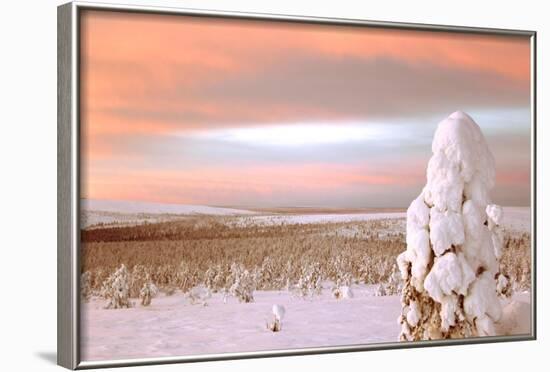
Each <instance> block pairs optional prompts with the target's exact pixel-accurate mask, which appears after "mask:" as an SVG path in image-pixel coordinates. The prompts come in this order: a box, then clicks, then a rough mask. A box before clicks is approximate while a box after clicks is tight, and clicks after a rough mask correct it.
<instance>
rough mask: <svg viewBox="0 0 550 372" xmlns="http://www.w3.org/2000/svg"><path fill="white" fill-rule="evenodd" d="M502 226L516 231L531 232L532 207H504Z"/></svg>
mask: <svg viewBox="0 0 550 372" xmlns="http://www.w3.org/2000/svg"><path fill="white" fill-rule="evenodd" d="M502 209H503V214H504V215H503V218H502V224H501V226H502V227H503V228H504V229H506V230H508V231H510V232H514V233H517V232H519V233H524V232H525V233H529V232H530V231H531V208H529V207H503V208H502Z"/></svg>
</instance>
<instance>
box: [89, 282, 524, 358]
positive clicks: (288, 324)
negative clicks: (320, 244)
mask: <svg viewBox="0 0 550 372" xmlns="http://www.w3.org/2000/svg"><path fill="white" fill-rule="evenodd" d="M354 291H355V297H354V298H353V299H349V300H346V301H342V300H336V299H334V298H333V297H332V295H331V294H330V291H328V290H324V291H323V294H322V295H320V296H314V297H312V298H307V299H301V298H297V297H295V296H292V295H291V294H290V293H289V292H284V291H256V292H254V300H255V302H252V303H246V304H245V303H239V302H238V300H236V299H235V298H233V297H229V298H228V300H227V303H225V304H224V302H223V295H222V294H220V293H216V294H213V295H212V298H211V299H209V300H208V302H207V306H202V305H192V304H191V303H190V301H189V299H188V298H187V297H186V296H185V295H183V294H182V293H181V292H177V293H176V294H174V295H172V296H165V295H164V294H160V295H158V296H157V297H156V298H155V299H153V302H152V303H151V305H150V306H147V307H143V306H141V305H139V304H138V305H136V306H134V307H132V308H129V309H118V310H108V309H104V308H103V307H104V305H105V300H101V299H97V298H94V299H92V300H91V301H90V302H87V303H82V323H81V330H82V334H81V337H82V344H81V353H82V354H81V355H82V358H83V360H85V361H92V360H96V361H97V360H107V359H125V358H144V357H163V356H186V355H200V354H217V353H233V352H247V351H262V350H278V349H279V350H280V349H294V348H311V347H326V346H333V347H334V346H342V345H358V344H362V345H365V344H374V343H385V342H395V339H396V335H397V334H398V333H399V331H400V330H401V327H402V326H400V325H398V324H396V322H395V318H396V317H397V315H398V314H399V311H400V307H401V305H400V301H399V296H381V297H375V296H374V291H375V286H365V285H357V286H354ZM529 298H530V296H529V294H528V293H526V294H521V295H519V296H514V297H513V298H512V299H511V300H506V302H505V303H509V305H508V306H507V307H505V311H504V315H503V318H502V319H501V322H499V323H497V324H496V329H497V332H505V333H498V334H507V335H510V334H526V333H529V330H530V323H529V320H530V317H529V314H530V313H529V311H530V305H529ZM273 304H277V305H278V306H281V307H284V308H285V309H286V314H285V316H284V324H283V327H282V330H281V331H280V332H271V331H269V330H268V329H266V321H267V320H268V319H269V317H270V316H273V315H271V312H272V311H273V310H272V308H273ZM412 306H414V305H412ZM506 309H508V311H507V310H506ZM413 311H414V310H413ZM526 314H527V315H526ZM414 316H418V314H417V315H414V314H413V313H411V315H410V318H411V319H410V320H411V321H413V320H414V319H413V317H414ZM506 316H508V317H509V319H508V320H506V322H507V323H506V324H505V323H503V322H504V321H505V319H504V318H505V317H506Z"/></svg>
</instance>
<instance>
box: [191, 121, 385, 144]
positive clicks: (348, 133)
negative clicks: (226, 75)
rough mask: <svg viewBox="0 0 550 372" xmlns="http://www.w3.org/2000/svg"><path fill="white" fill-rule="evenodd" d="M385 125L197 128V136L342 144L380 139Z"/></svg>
mask: <svg viewBox="0 0 550 372" xmlns="http://www.w3.org/2000/svg"><path fill="white" fill-rule="evenodd" d="M383 134H384V129H383V128H382V127H381V126H376V125H361V124H294V125H291V124H289V125H272V126H259V127H249V128H227V129H218V130H211V131H204V132H197V133H195V134H194V135H193V136H194V137H195V138H201V139H208V140H217V141H223V142H232V143H242V144H252V145H258V146H305V145H327V144H341V143H346V142H359V141H366V140H373V139H380V137H382V136H383Z"/></svg>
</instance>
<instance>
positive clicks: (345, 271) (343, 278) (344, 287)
mask: <svg viewBox="0 0 550 372" xmlns="http://www.w3.org/2000/svg"><path fill="white" fill-rule="evenodd" d="M332 266H333V277H334V285H333V287H332V296H333V297H334V298H336V299H337V300H338V299H342V298H344V295H345V296H346V297H345V298H351V297H353V293H352V291H351V284H352V281H353V278H352V274H351V261H350V258H349V257H346V256H343V255H338V256H336V258H335V259H334V260H333V263H332ZM344 292H345V294H344Z"/></svg>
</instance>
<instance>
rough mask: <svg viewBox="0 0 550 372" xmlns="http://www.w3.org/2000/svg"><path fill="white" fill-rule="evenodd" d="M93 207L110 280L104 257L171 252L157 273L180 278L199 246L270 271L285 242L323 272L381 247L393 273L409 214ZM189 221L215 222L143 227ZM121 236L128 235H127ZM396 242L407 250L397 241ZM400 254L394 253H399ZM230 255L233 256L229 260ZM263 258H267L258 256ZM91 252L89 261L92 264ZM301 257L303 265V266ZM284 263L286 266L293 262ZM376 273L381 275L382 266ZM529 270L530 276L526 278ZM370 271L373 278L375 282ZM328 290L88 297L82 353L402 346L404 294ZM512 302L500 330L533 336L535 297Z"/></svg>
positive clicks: (521, 221) (524, 218)
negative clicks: (122, 302) (125, 304)
mask: <svg viewBox="0 0 550 372" xmlns="http://www.w3.org/2000/svg"><path fill="white" fill-rule="evenodd" d="M82 207H83V208H82V209H83V216H84V219H83V222H84V227H86V226H92V225H96V224H98V223H102V224H104V225H103V227H104V228H103V229H97V230H92V231H90V232H93V233H94V234H95V235H94V234H89V235H90V236H89V237H88V239H89V240H88V241H86V244H85V245H84V246H85V247H86V248H85V249H86V250H87V252H93V253H89V254H90V255H91V256H87V255H86V254H84V255H83V262H84V263H88V265H90V266H91V267H92V269H93V270H92V271H93V273H94V275H95V276H96V277H99V276H100V272H101V269H102V267H101V265H99V264H98V262H102V263H103V265H104V266H105V267H118V266H119V265H120V263H119V259H120V257H124V259H123V260H122V262H123V263H126V264H127V265H128V266H129V268H130V269H131V268H132V266H133V264H134V263H131V262H130V261H131V260H132V259H137V258H139V257H142V256H143V260H142V261H143V262H144V263H147V262H149V261H150V259H151V257H150V256H149V254H150V252H161V251H162V252H164V253H163V254H165V255H166V257H168V258H167V260H168V259H169V261H161V262H160V263H157V264H155V265H157V266H152V268H151V269H156V268H157V267H161V268H162V267H164V265H165V264H170V265H172V266H173V268H171V269H170V270H168V271H167V273H168V274H171V275H172V276H173V275H175V274H174V272H175V271H174V270H178V265H179V263H180V261H177V259H172V257H179V256H177V255H178V254H186V252H191V251H192V252H207V253H205V254H207V257H204V259H206V260H214V261H212V262H215V263H218V264H219V265H221V266H215V265H214V266H213V267H222V268H223V267H226V266H227V264H228V263H231V262H232V261H235V262H241V261H242V262H244V261H245V260H246V262H248V264H249V265H250V262H251V260H252V259H255V260H256V261H257V262H256V263H255V265H256V267H260V266H261V265H262V262H263V261H262V259H263V257H261V255H264V254H265V255H271V256H270V258H271V259H274V260H275V261H274V262H277V259H278V258H280V257H278V255H279V254H281V252H283V251H285V249H286V250H287V251H288V252H292V253H296V252H297V251H298V250H300V252H302V253H301V254H302V255H303V257H309V258H311V260H313V261H312V262H314V261H316V260H319V261H320V263H321V265H322V267H323V269H324V270H328V269H330V267H331V265H332V264H333V263H334V260H333V259H332V258H331V257H338V256H332V255H331V254H332V253H331V252H332V250H333V249H334V247H337V248H338V247H344V248H346V249H342V250H340V249H339V248H338V252H339V253H340V252H343V253H345V254H347V255H348V256H345V257H350V258H352V259H353V261H354V262H362V261H361V260H363V259H364V257H365V256H363V255H362V254H367V255H368V258H376V257H375V256H371V252H372V253H375V254H379V255H381V257H382V258H383V260H375V261H371V264H372V265H381V264H384V265H386V266H383V267H384V272H385V273H386V272H387V273H389V271H391V266H392V265H393V264H394V263H395V256H396V255H397V253H396V252H395V250H396V249H398V250H399V251H400V250H401V249H404V238H403V237H404V234H405V225H406V224H405V217H406V216H405V213H388V212H372V213H363V212H361V213H347V212H342V213H303V214H296V213H278V214H277V213H273V212H265V211H263V212H255V211H248V210H240V209H231V208H217V207H207V206H188V205H165V204H153V203H132V202H110V201H109V202H99V201H91V202H86V203H84V204H83V206H82ZM190 217H193V218H190ZM178 219H182V220H186V219H187V220H189V221H190V222H189V223H193V222H192V221H193V219H197V220H198V221H203V220H204V221H207V223H206V225H204V226H203V225H200V224H199V225H197V226H198V228H197V229H195V228H194V227H193V228H189V226H187V225H186V224H185V223H186V222H185V221H180V222H177V224H176V225H175V226H177V231H178V232H179V233H180V234H182V235H181V236H179V235H177V236H173V237H171V238H170V239H172V240H165V239H161V238H163V237H164V235H162V234H164V230H162V229H163V227H162V225H148V226H141V224H142V223H154V222H162V221H174V220H178ZM208 221H209V222H208ZM211 221H214V222H215V223H217V222H218V221H221V222H222V224H221V226H222V228H220V227H219V226H218V225H220V224H218V225H214V226H218V227H216V228H215V230H212V231H210V230H209V228H208V226H209V225H208V223H210V222H211ZM378 221H379V222H378ZM105 224H106V225H107V226H105ZM111 224H112V226H119V225H124V226H133V227H132V228H131V230H132V233H133V234H135V236H137V237H140V236H146V237H148V239H144V240H142V241H124V239H122V238H124V236H123V237H121V239H119V238H118V237H117V238H116V239H111V238H112V236H111V235H110V234H111V231H112V230H116V229H112V228H111V226H110V225H111ZM502 225H503V226H504V227H505V229H506V230H508V231H509V232H511V233H527V234H529V232H530V209H529V208H518V207H507V208H504V220H503V223H502ZM233 227H234V228H235V229H233ZM159 229H160V230H159ZM201 229H203V230H201ZM237 229H238V230H239V234H241V235H231V236H232V238H231V239H227V236H228V235H227V234H229V233H231V232H233V231H235V230H237ZM266 231H267V232H268V233H266ZM120 233H121V234H126V232H124V231H121V232H120ZM149 234H153V235H149ZM154 234H157V235H154ZM193 234H198V235H193ZM201 234H202V235H201ZM262 234H263V235H262ZM85 235H86V234H85ZM150 236H160V237H161V238H158V240H154V239H149V237H150ZM190 237H194V239H190ZM109 239H111V240H109ZM518 242H520V241H519V240H518ZM524 243H525V244H528V239H527V240H525V239H521V244H524ZM128 244H131V245H133V248H134V250H132V253H131V257H128V256H127V255H126V254H127V253H128V247H129V246H128ZM292 244H294V245H292ZM369 244H370V245H369ZM395 244H402V245H403V246H402V247H401V248H395V247H394V245H395ZM517 244H519V243H517ZM187 245H189V247H188V248H186V247H187ZM197 247H199V248H197ZM255 248H259V250H258V249H255ZM186 249H188V250H186ZM391 249H393V251H391ZM174 250H179V251H178V252H179V253H177V254H175V253H174V254H175V256H172V254H173V252H174ZM358 250H360V251H358ZM390 251H391V252H393V253H391V254H390V253H389V252H390ZM219 252H223V254H222V255H219ZM237 252H238V253H237ZM258 252H262V253H261V254H260V253H258ZM285 252H286V251H285ZM288 252H286V253H285V254H289V253H288ZM358 252H363V253H361V254H358ZM514 252H516V251H514ZM517 252H521V250H519V251H517ZM138 253H139V254H138ZM215 254H218V256H215ZM255 254H257V255H259V256H260V257H259V258H258V257H256V258H254V255H255ZM140 255H141V256H140ZM87 257H88V258H89V260H86V258H87ZM185 257H187V261H186V263H189V264H193V265H200V263H201V261H200V260H201V257H198V256H197V257H196V255H194V254H189V255H186V256H185ZM298 257H301V256H298ZM303 257H302V258H303ZM520 257H521V256H520ZM378 258H380V257H378ZM178 259H181V258H178ZM215 260H218V261H215ZM523 260H524V261H525V265H527V264H528V263H529V262H530V258H529V257H528V256H526V257H524V259H523ZM111 261H113V262H114V263H111ZM138 261H139V260H138ZM138 261H136V262H138ZM385 261H388V262H385ZM509 261H510V262H511V264H512V265H514V266H515V265H516V262H517V263H518V264H519V263H521V262H523V261H521V260H517V257H516V256H513V257H512V259H510V260H509ZM132 262H133V261H132ZM296 262H297V265H299V266H300V265H301V264H300V262H301V261H297V260H296ZM296 262H291V263H296ZM284 263H285V265H286V261H285V262H284ZM94 265H96V266H97V265H99V267H95V266H94ZM151 265H153V264H151ZM365 265H366V264H365ZM387 265H389V266H387ZM282 267H286V266H282ZM94 270H95V271H94ZM110 270H112V269H110ZM369 270H370V269H369ZM173 271H174V272H173ZM370 272H371V273H374V274H372V275H375V276H376V275H377V274H376V273H377V271H376V270H370ZM356 274H357V273H356ZM520 274H521V271H519V272H518V274H517V275H520ZM201 275H202V274H201ZM369 275H371V274H369ZM354 277H355V278H357V277H358V275H355V276H354ZM102 278H103V279H104V278H105V277H104V276H103V277H102ZM368 278H369V277H368V276H367V277H364V278H363V280H367V279H368ZM516 279H517V278H516ZM368 280H370V279H368ZM99 283H101V281H100V282H99ZM361 283H378V282H377V281H374V282H373V281H370V282H368V281H361ZM194 285H196V284H194ZM99 286H100V285H99ZM96 287H97V284H96ZM323 287H324V290H323V292H322V294H321V295H320V296H313V297H312V298H309V297H308V298H306V299H303V298H299V297H296V296H294V295H292V294H291V293H290V292H288V291H284V290H275V289H273V290H256V291H254V302H252V303H239V302H238V301H237V299H236V298H234V297H228V298H227V302H224V300H223V296H222V295H221V294H220V293H216V294H213V295H212V297H211V298H210V299H208V300H207V306H202V305H199V304H191V302H190V300H189V299H188V297H187V295H184V294H183V293H182V292H181V291H179V290H178V291H176V293H175V294H173V295H172V296H166V295H165V294H164V293H161V294H159V295H158V296H157V297H155V298H153V301H152V304H151V305H150V306H148V307H143V306H141V305H140V304H139V299H137V298H132V301H133V302H135V303H136V305H135V306H134V307H132V308H130V309H116V310H108V309H105V308H104V307H105V305H106V300H105V299H101V298H98V297H92V299H91V300H90V301H89V302H82V312H81V316H82V319H81V320H82V322H81V336H82V343H81V353H82V358H83V360H89V361H93V360H106V359H126V358H142V357H166V356H186V355H200V354H219V353H234V352H247V351H262V350H277V349H296V348H298V349H299V348H314V347H326V346H344V345H359V344H362V345H364V344H374V343H387V342H396V341H397V338H398V335H399V332H400V326H399V325H398V323H397V317H398V316H399V314H400V313H401V304H400V298H399V296H375V295H374V294H375V292H376V291H375V288H377V285H372V284H355V285H353V287H352V288H353V292H354V296H353V298H351V299H341V300H337V299H335V298H334V297H333V296H332V294H331V291H330V287H331V285H330V283H323ZM178 288H179V287H178ZM257 288H259V287H257ZM264 289H265V288H264ZM521 290H523V289H521ZM502 301H503V302H504V305H505V307H504V317H503V319H502V320H501V321H500V322H499V323H497V324H496V329H497V333H498V334H499V335H512V334H513V335H518V334H527V333H529V331H530V294H529V292H521V291H519V292H516V293H515V294H514V295H513V296H512V299H511V300H502ZM274 304H279V305H283V306H284V307H285V309H286V315H285V317H284V319H283V323H282V330H281V331H280V332H276V333H274V332H271V331H269V330H268V329H267V327H266V322H267V321H268V319H270V317H271V309H272V306H273V305H274Z"/></svg>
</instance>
